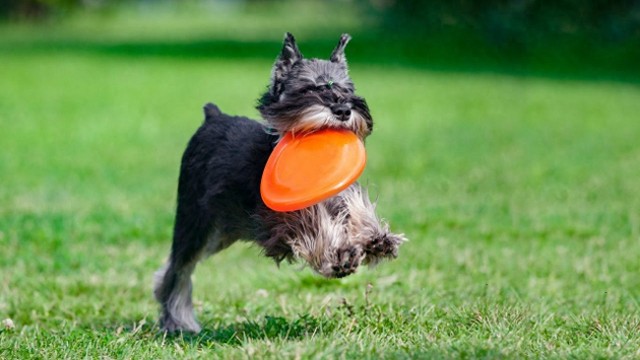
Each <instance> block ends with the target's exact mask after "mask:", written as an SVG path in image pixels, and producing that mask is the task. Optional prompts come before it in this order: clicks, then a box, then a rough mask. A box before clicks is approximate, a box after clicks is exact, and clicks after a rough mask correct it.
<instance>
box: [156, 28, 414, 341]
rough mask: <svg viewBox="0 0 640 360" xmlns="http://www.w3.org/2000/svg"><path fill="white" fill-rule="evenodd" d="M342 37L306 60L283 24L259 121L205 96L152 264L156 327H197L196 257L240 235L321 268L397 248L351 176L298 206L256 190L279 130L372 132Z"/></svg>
mask: <svg viewBox="0 0 640 360" xmlns="http://www.w3.org/2000/svg"><path fill="white" fill-rule="evenodd" d="M349 40H350V37H349V35H346V34H345V35H342V37H341V38H340V41H339V43H338V46H337V47H336V48H335V50H334V51H333V53H332V54H331V58H330V60H329V61H326V60H318V59H311V60H307V59H304V58H303V56H302V54H301V53H300V50H298V47H297V45H296V42H295V39H294V38H293V36H292V35H291V34H288V33H287V34H286V36H285V40H284V44H283V48H282V52H281V54H280V56H279V57H278V59H277V60H276V63H275V65H274V68H273V74H272V77H271V83H270V86H269V89H268V91H267V92H266V93H265V94H264V95H263V96H262V98H261V99H260V103H259V105H258V110H259V111H260V113H261V115H262V117H263V118H264V119H265V120H266V121H267V126H266V127H265V125H263V124H261V123H259V122H256V121H253V120H250V119H248V118H245V117H239V116H230V115H226V114H224V113H222V112H221V111H220V110H219V109H218V108H217V107H216V106H215V105H213V104H207V105H205V107H204V112H205V121H204V123H203V124H202V126H200V128H199V129H198V130H197V131H196V133H195V134H194V135H193V137H192V138H191V140H190V142H189V144H188V146H187V149H186V150H185V152H184V155H183V157H182V166H181V169H180V179H179V185H178V204H177V210H176V218H175V226H174V233H173V245H172V248H171V255H170V257H169V260H168V262H167V264H166V265H165V266H163V267H162V268H161V269H160V270H158V271H157V272H156V274H155V289H154V293H155V297H156V299H157V300H158V301H159V302H160V304H161V305H162V315H161V319H160V326H161V328H162V329H163V330H165V331H176V330H181V331H192V332H198V331H199V330H200V326H199V325H198V323H197V322H196V320H195V318H194V314H193V306H192V302H191V292H192V285H191V273H192V272H193V270H194V268H195V266H196V264H197V262H198V261H199V260H201V259H203V258H205V257H206V256H208V255H211V254H214V253H216V252H218V251H220V250H222V249H224V248H226V247H228V246H229V245H231V244H232V243H234V242H235V241H237V240H239V239H245V240H251V241H254V242H255V243H257V244H258V245H260V246H261V247H262V248H263V249H264V253H265V255H267V256H269V257H272V258H273V259H275V260H276V261H277V262H280V261H282V260H285V259H286V260H289V261H294V260H297V259H301V260H304V261H305V262H306V263H307V264H309V265H310V266H311V268H313V269H314V270H315V271H316V272H318V273H319V274H321V275H323V276H325V277H329V278H339V277H343V276H347V275H349V274H352V273H354V272H355V271H356V269H357V268H358V266H359V265H360V264H363V263H364V264H375V263H377V262H379V261H380V260H381V259H384V258H393V257H396V256H397V248H398V246H399V245H400V244H401V243H402V242H403V241H404V240H405V239H404V236H403V235H395V234H392V233H390V232H389V229H388V226H387V225H386V224H385V223H384V222H382V221H381V220H380V219H379V218H378V217H377V216H376V214H375V205H374V204H372V203H371V202H370V201H369V197H368V195H367V192H366V191H365V190H364V189H363V188H362V187H361V186H360V185H359V184H358V183H354V184H353V185H351V186H350V187H348V188H347V189H346V190H344V191H343V192H341V193H340V194H338V195H336V196H334V197H331V198H329V199H327V200H325V201H323V202H320V203H319V204H316V205H313V206H311V207H308V208H305V209H302V210H299V211H292V212H275V211H272V210H270V209H269V208H267V207H266V206H265V205H264V203H263V202H262V199H261V197H260V190H259V186H260V179H261V177H262V171H263V169H264V166H265V164H266V161H267V158H268V157H269V155H270V154H271V151H272V150H273V147H274V146H275V144H276V143H277V142H278V140H279V138H280V136H281V134H283V133H285V132H288V131H290V132H293V133H305V132H310V131H314V130H317V129H320V128H342V129H348V130H351V131H353V132H355V133H356V134H357V135H358V136H359V137H360V138H361V139H362V140H363V141H364V139H365V138H366V137H367V136H368V135H369V134H370V133H371V130H372V128H373V120H372V118H371V115H370V113H369V108H368V107H367V103H366V102H365V100H364V99H363V98H361V97H358V96H356V95H355V94H354V92H355V89H354V86H353V83H352V82H351V79H350V78H349V76H348V74H347V64H346V59H345V55H344V48H345V46H346V45H347V42H348V41H349Z"/></svg>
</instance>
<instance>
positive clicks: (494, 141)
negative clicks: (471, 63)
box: [0, 28, 640, 359]
mask: <svg viewBox="0 0 640 360" xmlns="http://www.w3.org/2000/svg"><path fill="white" fill-rule="evenodd" d="M6 29H7V28H5V29H4V30H5V31H6ZM278 31H279V30H278ZM270 35H271V33H268V34H266V35H264V37H265V39H266V38H267V37H269V39H270ZM12 36H13V35H12ZM41 36H44V35H37V36H36V35H34V34H31V33H28V32H27V35H24V34H22V35H19V36H18V37H19V38H20V39H21V40H20V41H24V40H25V39H27V40H28V39H31V38H34V39H35V38H37V39H36V40H34V43H33V44H35V45H33V48H31V47H29V46H26V45H25V46H24V47H23V48H21V50H20V51H12V46H14V45H15V43H13V42H12V41H14V40H11V36H8V37H6V38H4V39H5V40H4V41H5V42H4V43H3V42H2V41H1V40H0V58H1V64H2V66H0V79H1V80H0V145H1V146H2V152H0V320H3V319H7V318H10V319H12V320H13V322H14V323H15V328H14V329H4V330H0V358H43V359H50V358H84V357H87V358H98V357H100V358H135V359H138V358H195V357H199V356H206V357H222V358H243V357H258V358H262V357H266V358H300V357H301V358H354V357H355V358H360V357H362V358H379V357H381V356H384V357H387V358H394V357H398V358H522V357H530V358H542V357H560V358H580V359H582V358H638V357H640V350H638V349H640V262H639V261H638V259H640V181H638V179H640V143H639V142H638V134H640V121H638V114H640V89H639V88H638V87H637V86H635V85H632V84H625V83H620V82H606V81H597V82H596V81H593V82H590V81H583V80H580V81H579V80H573V81H571V80H559V79H551V78H544V77H526V76H525V77H523V76H510V75H507V74H500V73H495V74H487V73H473V72H469V71H465V72H454V71H449V72H443V71H438V72H434V71H429V70H426V69H424V68H420V67H399V66H392V67H389V66H384V65H380V64H376V62H375V61H374V62H373V64H372V63H368V62H366V61H364V59H361V60H360V61H355V62H352V63H351V74H352V77H353V79H354V81H355V83H356V85H357V86H358V90H359V92H360V93H361V94H362V95H364V96H365V97H366V98H367V100H368V102H369V104H370V107H371V109H372V112H373V115H374V118H375V120H376V128H375V131H374V134H373V135H372V136H371V138H370V139H369V141H368V143H367V147H368V154H369V163H368V166H367V170H366V173H365V175H364V176H363V181H364V182H365V183H367V184H368V186H369V187H370V189H372V192H373V194H374V196H378V197H379V211H380V213H381V214H382V215H383V216H384V217H385V218H387V219H388V220H389V221H390V223H391V225H392V227H393V229H394V230H396V231H398V232H405V233H406V234H407V236H408V237H409V238H410V239H411V241H410V242H409V243H407V244H405V245H404V246H403V247H402V249H401V251H400V257H399V258H398V259H397V260H395V261H393V262H389V263H384V264H382V265H380V266H379V267H377V268H375V269H366V268H363V269H361V270H360V271H359V272H358V273H357V274H356V275H354V276H351V277H348V278H346V279H342V280H324V279H321V278H319V277H318V276H317V275H314V274H313V273H312V272H311V271H310V270H309V269H300V266H299V265H283V266H282V267H281V268H280V269H278V268H277V267H276V266H275V265H274V264H273V263H272V262H271V261H269V260H268V259H265V258H263V257H261V256H260V252H259V249H257V248H255V247H251V246H246V245H242V244H238V245H234V246H233V247H232V248H230V249H228V250H226V251H224V252H222V253H220V254H218V255H216V256H215V257H213V258H211V259H208V260H207V261H206V262H204V263H202V264H201V265H200V266H199V267H198V269H197V271H196V274H195V301H196V311H197V315H198V318H199V320H200V321H201V323H202V324H203V327H204V329H205V330H204V331H203V332H202V333H201V334H199V335H197V336H175V337H164V336H162V335H161V334H159V333H158V328H157V325H156V319H157V310H158V309H157V306H156V303H155V302H154V300H153V298H152V295H151V275H152V273H153V272H154V271H155V270H156V268H157V267H159V266H160V265H161V264H162V262H163V260H164V258H165V257H166V255H167V253H168V249H169V245H170V234H171V227H172V217H173V209H174V203H175V188H176V181H177V175H178V165H179V159H180V156H181V152H182V150H183V148H184V146H185V144H186V142H187V140H188V138H189V136H190V135H191V134H192V133H193V131H194V130H195V129H196V127H197V126H198V125H199V124H200V122H201V119H202V113H201V106H202V105H203V104H204V103H205V102H207V101H215V102H216V103H217V104H218V105H220V107H221V108H222V109H224V110H225V111H227V112H230V113H239V114H246V115H251V116H257V115H256V111H255V110H254V109H253V105H254V104H255V99H256V98H257V97H258V95H259V94H260V92H261V91H262V90H263V89H264V86H265V85H266V82H267V80H268V77H269V72H270V66H271V62H272V60H271V59H269V58H268V59H264V58H248V59H244V58H242V57H235V58H233V59H225V58H224V57H215V58H206V57H191V56H184V57H181V56H179V55H178V54H173V55H171V56H167V54H163V55H162V56H153V55H146V56H143V57H138V56H134V55H131V54H128V53H127V52H126V51H122V52H121V53H118V52H111V53H105V52H102V51H94V50H95V49H94V50H91V49H89V50H90V51H88V50H87V49H84V48H83V49H78V48H74V47H68V48H65V47H63V48H62V49H56V48H55V47H54V48H51V49H48V48H46V47H43V46H44V45H42V43H41V42H40V41H41V39H40V37H41ZM274 36H275V37H276V38H279V37H280V36H281V34H280V33H279V32H278V33H277V34H276V35H274ZM0 38H2V37H0ZM6 39H8V40H6ZM270 40H271V39H270ZM356 41H357V39H354V42H356ZM23 45H24V44H23ZM27 45H28V44H27ZM301 46H302V47H303V52H304V51H305V49H304V43H303V44H301ZM276 51H277V44H276V48H275V49H273V53H274V55H275V52H276ZM312 51H313V50H312ZM327 51H328V49H327ZM321 54H322V52H320V53H319V54H318V55H317V56H321Z"/></svg>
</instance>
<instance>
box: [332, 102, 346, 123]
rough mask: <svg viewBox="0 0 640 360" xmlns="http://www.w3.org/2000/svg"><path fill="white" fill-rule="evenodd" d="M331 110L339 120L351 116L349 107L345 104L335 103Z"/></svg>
mask: <svg viewBox="0 0 640 360" xmlns="http://www.w3.org/2000/svg"><path fill="white" fill-rule="evenodd" d="M331 112H333V115H335V116H336V118H337V119H338V120H340V121H347V120H349V118H350V117H351V107H350V106H349V105H347V104H336V105H333V106H332V107H331Z"/></svg>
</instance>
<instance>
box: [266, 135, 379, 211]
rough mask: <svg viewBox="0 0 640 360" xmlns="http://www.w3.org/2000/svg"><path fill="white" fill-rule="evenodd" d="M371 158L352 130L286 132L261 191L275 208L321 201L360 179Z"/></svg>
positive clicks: (300, 207)
mask: <svg viewBox="0 0 640 360" xmlns="http://www.w3.org/2000/svg"><path fill="white" fill-rule="evenodd" d="M366 161H367V155H366V152H365V148H364V144H363V143H362V141H360V139H359V138H358V137H357V136H356V135H355V134H354V133H353V132H351V131H346V130H344V131H343V130H333V129H326V130H320V131H317V132H313V133H310V134H306V135H297V136H293V135H292V134H291V133H287V134H285V136H284V137H283V138H282V139H281V140H280V142H279V143H278V144H277V145H276V147H275V149H273V152H272V153H271V156H270V157H269V159H268V160H267V165H266V166H265V169H264V172H263V173H262V181H261V183H260V193H261V195H262V200H263V201H264V203H265V204H266V205H267V206H268V207H269V208H271V209H272V210H275V211H294V210H299V209H303V208H305V207H308V206H311V205H314V204H317V203H319V202H320V201H322V200H324V199H327V198H329V197H331V196H333V195H336V194H338V193H339V192H340V191H342V190H344V189H346V188H347V187H348V186H349V185H351V184H352V183H353V182H355V181H356V179H358V177H359V176H360V174H362V171H363V170H364V165H365V163H366Z"/></svg>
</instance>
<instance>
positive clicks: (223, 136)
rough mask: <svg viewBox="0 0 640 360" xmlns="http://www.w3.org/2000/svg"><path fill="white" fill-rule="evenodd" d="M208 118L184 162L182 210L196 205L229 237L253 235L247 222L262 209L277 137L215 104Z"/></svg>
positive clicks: (209, 106) (206, 110) (180, 189)
mask: <svg viewBox="0 0 640 360" xmlns="http://www.w3.org/2000/svg"><path fill="white" fill-rule="evenodd" d="M204 113H205V121H204V123H203V124H202V126H200V128H199V129H198V130H197V131H196V133H195V134H194V135H193V137H192V138H191V140H190V141H189V144H188V146H187V149H186V150H185V152H184V155H183V157H182V165H181V169H180V181H179V186H178V208H180V206H181V204H183V203H184V205H185V206H193V205H195V206H197V207H199V209H198V210H197V211H198V213H201V212H203V211H204V212H205V213H210V214H212V215H213V214H215V216H216V218H217V219H216V222H217V224H216V225H221V226H222V227H223V229H222V230H223V231H224V232H227V233H230V234H229V235H231V233H238V232H240V233H238V234H236V235H237V236H238V237H246V236H249V235H252V234H246V231H247V229H250V228H251V226H248V225H250V224H249V223H247V221H250V220H251V219H250V215H251V214H253V213H254V212H255V209H256V207H257V206H260V205H261V204H262V201H261V199H260V188H259V187H260V178H261V177H262V171H263V169H264V166H265V164H266V162H267V159H268V157H269V155H270V154H271V152H272V150H273V147H274V145H275V143H276V141H277V137H276V136H274V135H269V134H267V133H266V132H265V131H264V127H263V125H262V124H260V123H259V122H257V121H254V120H251V119H248V118H246V117H241V116H230V115H227V114H224V113H222V112H221V111H220V109H218V107H217V106H215V105H213V104H211V103H209V104H206V105H205V107H204ZM187 204H192V205H187ZM194 210H195V209H194ZM212 220H213V218H211V219H209V221H212ZM226 220H231V221H226ZM226 224H228V225H226ZM229 227H230V228H229Z"/></svg>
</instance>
